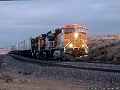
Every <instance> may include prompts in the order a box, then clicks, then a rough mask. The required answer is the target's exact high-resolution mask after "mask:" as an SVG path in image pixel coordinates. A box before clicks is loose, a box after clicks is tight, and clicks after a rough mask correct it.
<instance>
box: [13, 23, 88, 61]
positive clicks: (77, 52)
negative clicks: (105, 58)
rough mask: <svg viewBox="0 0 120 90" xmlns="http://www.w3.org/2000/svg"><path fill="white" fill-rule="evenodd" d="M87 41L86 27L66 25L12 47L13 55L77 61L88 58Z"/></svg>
mask: <svg viewBox="0 0 120 90" xmlns="http://www.w3.org/2000/svg"><path fill="white" fill-rule="evenodd" d="M87 40H88V37H87V28H86V27H85V26H80V25H77V24H72V25H66V26H64V27H62V28H57V29H55V30H51V31H49V32H47V33H46V34H41V35H39V36H37V37H30V38H29V39H27V40H25V41H23V42H21V43H18V44H17V45H14V46H12V47H11V53H14V54H20V55H24V56H31V57H35V58H46V59H63V60H66V59H69V60H75V59H76V58H80V57H84V56H87V54H88V47H87Z"/></svg>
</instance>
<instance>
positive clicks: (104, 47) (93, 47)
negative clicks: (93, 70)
mask: <svg viewBox="0 0 120 90" xmlns="http://www.w3.org/2000/svg"><path fill="white" fill-rule="evenodd" d="M88 41H89V43H88V46H89V53H88V57H87V58H85V59H84V60H87V61H91V60H93V61H106V62H120V34H114V35H104V36H97V35H96V36H90V37H89V40H88Z"/></svg>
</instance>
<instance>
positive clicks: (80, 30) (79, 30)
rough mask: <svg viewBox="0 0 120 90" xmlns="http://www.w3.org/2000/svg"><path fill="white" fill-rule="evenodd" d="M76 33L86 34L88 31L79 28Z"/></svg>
mask: <svg viewBox="0 0 120 90" xmlns="http://www.w3.org/2000/svg"><path fill="white" fill-rule="evenodd" d="M76 32H79V33H84V34H86V30H85V29H84V28H77V29H76Z"/></svg>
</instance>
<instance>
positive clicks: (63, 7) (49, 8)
mask: <svg viewBox="0 0 120 90" xmlns="http://www.w3.org/2000/svg"><path fill="white" fill-rule="evenodd" d="M69 24H78V25H83V26H85V27H86V28H87V29H88V35H107V34H117V33H119V34H120V0H33V1H32V0H26V1H20V0H18V1H0V47H7V46H13V45H15V44H17V43H19V42H22V41H24V40H26V39H28V38H29V37H35V36H38V35H40V34H42V33H47V32H48V31H50V30H55V29H56V28H61V27H63V26H65V25H69Z"/></svg>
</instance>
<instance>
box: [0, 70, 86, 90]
mask: <svg viewBox="0 0 120 90" xmlns="http://www.w3.org/2000/svg"><path fill="white" fill-rule="evenodd" d="M0 90H85V88H84V87H80V86H77V85H70V84H69V85H67V84H58V83H53V82H47V81H46V82H45V81H42V80H37V79H33V78H25V77H21V76H19V75H18V76H17V75H16V76H14V75H12V76H11V75H10V74H9V73H8V72H0Z"/></svg>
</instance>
